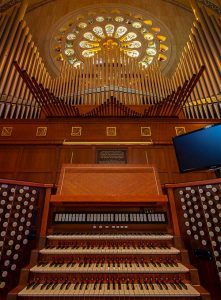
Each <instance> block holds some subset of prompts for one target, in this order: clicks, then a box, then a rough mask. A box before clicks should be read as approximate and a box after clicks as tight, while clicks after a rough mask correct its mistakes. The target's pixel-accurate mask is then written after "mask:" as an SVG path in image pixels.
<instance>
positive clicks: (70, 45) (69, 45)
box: [65, 43, 73, 48]
mask: <svg viewBox="0 0 221 300" xmlns="http://www.w3.org/2000/svg"><path fill="white" fill-rule="evenodd" d="M72 46H73V44H72V43H66V44H65V48H71V47H72Z"/></svg>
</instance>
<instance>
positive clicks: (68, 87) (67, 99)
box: [65, 66, 73, 104]
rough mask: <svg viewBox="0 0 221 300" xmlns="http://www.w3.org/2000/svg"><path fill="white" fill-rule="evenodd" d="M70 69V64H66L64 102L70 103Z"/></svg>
mask: <svg viewBox="0 0 221 300" xmlns="http://www.w3.org/2000/svg"><path fill="white" fill-rule="evenodd" d="M72 69H73V68H71V67H70V66H67V84H66V97H65V102H66V103H68V104H70V96H71V95H70V86H71V78H72V76H71V75H72V72H71V71H72Z"/></svg>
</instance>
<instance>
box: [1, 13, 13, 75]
mask: <svg viewBox="0 0 221 300" xmlns="http://www.w3.org/2000/svg"><path fill="white" fill-rule="evenodd" d="M16 14H17V8H14V9H13V12H12V14H11V16H7V18H6V20H5V22H4V24H3V27H2V28H1V38H0V60H2V56H3V52H4V51H5V47H6V45H7V41H8V40H9V33H10V32H11V30H12V27H13V25H14V23H15V19H16ZM16 29H17V28H16ZM0 70H1V69H0Z"/></svg>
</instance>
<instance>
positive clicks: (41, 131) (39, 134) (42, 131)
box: [36, 127, 48, 136]
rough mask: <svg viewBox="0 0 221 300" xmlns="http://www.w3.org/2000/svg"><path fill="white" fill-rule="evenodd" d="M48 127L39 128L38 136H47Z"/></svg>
mask: <svg viewBox="0 0 221 300" xmlns="http://www.w3.org/2000/svg"><path fill="white" fill-rule="evenodd" d="M47 131H48V127H37V130H36V136H46V135H47Z"/></svg>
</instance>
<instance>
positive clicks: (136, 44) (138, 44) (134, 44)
mask: <svg viewBox="0 0 221 300" xmlns="http://www.w3.org/2000/svg"><path fill="white" fill-rule="evenodd" d="M122 46H123V47H128V48H140V47H141V42H139V41H132V42H128V43H123V44H122Z"/></svg>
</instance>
